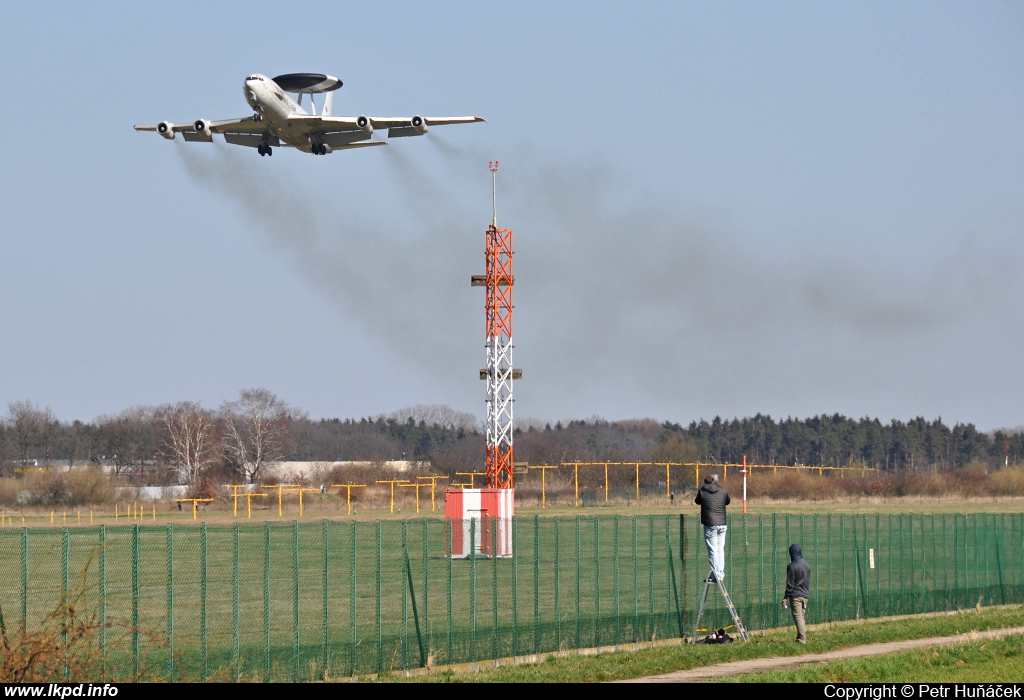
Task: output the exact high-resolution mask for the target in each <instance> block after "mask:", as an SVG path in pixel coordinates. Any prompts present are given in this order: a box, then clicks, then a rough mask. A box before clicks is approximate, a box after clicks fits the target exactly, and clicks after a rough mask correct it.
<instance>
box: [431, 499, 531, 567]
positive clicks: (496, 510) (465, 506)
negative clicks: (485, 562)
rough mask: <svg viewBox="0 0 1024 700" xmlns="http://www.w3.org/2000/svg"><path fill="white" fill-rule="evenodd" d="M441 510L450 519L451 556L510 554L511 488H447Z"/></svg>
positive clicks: (512, 513)
mask: <svg viewBox="0 0 1024 700" xmlns="http://www.w3.org/2000/svg"><path fill="white" fill-rule="evenodd" d="M444 514H445V517H446V518H449V519H450V520H451V521H452V541H451V555H452V557H453V558H456V559H461V558H466V557H469V556H470V554H474V553H475V554H476V556H478V557H490V556H494V555H496V556H499V557H510V556H512V516H513V515H515V490H514V489H446V490H445V492H444ZM495 546H496V547H497V551H496V552H495V551H494V549H495Z"/></svg>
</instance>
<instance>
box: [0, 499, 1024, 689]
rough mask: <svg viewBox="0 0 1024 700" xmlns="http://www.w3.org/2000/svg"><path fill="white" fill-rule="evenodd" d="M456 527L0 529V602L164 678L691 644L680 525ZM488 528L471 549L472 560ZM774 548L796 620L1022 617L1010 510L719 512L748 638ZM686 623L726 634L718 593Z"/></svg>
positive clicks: (775, 580)
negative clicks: (89, 633)
mask: <svg viewBox="0 0 1024 700" xmlns="http://www.w3.org/2000/svg"><path fill="white" fill-rule="evenodd" d="M461 526H462V524H461V523H460V522H457V521H456V522H453V521H444V520H428V519H424V520H407V521H377V522H333V521H320V522H293V523H270V522H267V523H262V524H234V525H216V526H214V525H205V524H201V525H198V526H182V525H166V526H155V525H154V526H146V525H128V526H99V527H75V528H23V529H20V530H18V529H13V528H11V529H3V530H0V567H2V568H0V571H3V572H4V573H3V576H0V606H2V612H3V614H4V616H5V618H6V620H7V626H8V628H9V629H11V628H14V627H15V625H17V627H20V628H21V629H28V630H32V629H33V628H34V627H35V626H37V625H39V624H40V622H41V621H42V620H43V619H44V618H46V617H47V616H48V615H53V614H54V612H55V611H60V610H61V609H62V602H63V601H65V600H66V599H67V598H68V597H73V598H75V599H76V600H77V601H78V603H77V604H78V605H79V607H80V608H81V607H84V608H85V609H86V610H88V613H89V614H90V615H95V616H96V619H97V620H99V621H101V622H102V621H106V622H107V623H108V624H107V625H106V626H103V627H101V629H100V632H99V636H98V638H97V639H96V640H95V644H96V646H97V652H98V653H99V655H100V657H101V661H102V665H103V669H104V673H105V674H107V675H109V676H110V677H117V678H130V677H138V676H139V674H140V673H141V674H143V675H144V676H146V677H157V678H167V679H174V680H179V679H180V680H205V679H214V678H216V679H223V680H230V679H232V678H245V679H258V680H289V681H290V680H311V679H318V678H324V677H337V676H350V675H362V674H367V673H374V672H380V671H389V670H397V669H407V668H415V667H421V666H425V665H427V664H443V663H458V662H464V661H478V660H483V659H492V658H501V657H506V656H513V655H519V654H532V653H538V652H545V651H552V650H559V649H567V648H583V647H592V646H600V645H614V644H624V643H630V642H635V641H645V640H651V639H662V638H671V637H681V636H683V635H684V634H685V633H686V631H688V630H690V629H692V624H693V619H694V615H695V614H696V610H695V608H696V602H697V595H698V592H699V587H700V584H701V580H702V577H703V576H704V575H705V574H706V573H707V570H708V564H707V555H706V551H705V548H704V543H703V534H702V530H701V527H700V523H699V522H698V519H697V518H695V517H686V518H681V517H678V516H636V517H622V516H596V517H582V516H581V517H572V518H538V517H532V518H516V519H514V520H513V521H512V523H511V527H512V536H513V542H514V545H513V550H512V555H511V556H509V557H504V558H500V557H494V558H491V557H487V556H470V557H468V558H465V559H453V558H451V557H450V556H448V555H447V552H448V543H449V542H450V541H451V537H452V528H453V527H455V528H460V527H461ZM477 526H478V525H477V523H476V522H473V523H471V524H470V525H469V527H470V529H471V533H472V534H471V538H470V541H472V539H473V537H475V536H477V534H478V533H476V528H477ZM497 532H498V528H490V527H486V526H485V527H484V528H483V529H482V530H481V531H480V533H479V535H481V536H484V537H493V538H495V540H494V541H493V542H492V546H493V547H494V548H495V549H492V550H490V551H497V550H496V547H497V540H496V538H497V536H498V535H497ZM793 542H799V543H800V544H801V545H802V546H803V550H804V555H805V558H806V559H807V560H808V562H809V563H810V565H811V567H812V569H813V575H812V579H811V582H812V587H811V598H810V605H809V608H808V613H807V615H808V622H811V623H814V622H825V621H834V620H845V619H852V618H858V617H878V616H884V615H894V614H906V613H918V612H929V611H939V610H951V609H957V608H965V607H974V606H975V605H977V604H981V605H987V604H1004V603H1019V602H1024V514H1013V515H1005V514H1004V515H980V514H979V515H773V516H742V515H734V516H731V517H730V520H729V531H728V536H727V546H726V556H727V559H726V583H727V585H728V587H729V591H730V593H731V595H732V598H733V601H734V602H735V604H736V606H737V608H738V610H739V613H740V615H741V616H742V618H743V620H744V623H745V624H746V626H747V628H748V629H751V630H757V629H766V628H771V627H778V626H782V625H786V624H788V618H787V617H786V615H787V614H788V613H787V612H786V611H785V610H783V609H782V608H781V607H780V606H779V600H780V598H781V597H782V594H783V587H784V584H785V571H786V564H787V563H788V554H787V550H788V547H789V545H790V544H791V543H793ZM80 612H81V611H80ZM704 619H705V620H706V621H707V623H708V626H709V627H727V626H728V625H729V624H731V619H730V617H729V615H728V612H727V611H726V609H725V607H724V604H723V603H722V601H721V600H718V599H717V597H713V598H712V600H711V606H710V608H709V610H708V611H706V612H705V618H704ZM687 625H690V627H688V626H687Z"/></svg>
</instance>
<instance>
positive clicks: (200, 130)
mask: <svg viewBox="0 0 1024 700" xmlns="http://www.w3.org/2000/svg"><path fill="white" fill-rule="evenodd" d="M192 128H193V129H195V130H196V133H197V134H199V135H200V136H202V137H203V138H207V139H212V138H213V132H212V131H210V122H208V121H206V120H205V119H197V120H196V123H195V124H193V125H192Z"/></svg>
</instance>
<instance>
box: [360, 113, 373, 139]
mask: <svg viewBox="0 0 1024 700" xmlns="http://www.w3.org/2000/svg"><path fill="white" fill-rule="evenodd" d="M356 126H358V127H359V128H360V129H362V130H363V133H364V134H372V133H373V124H372V123H371V122H370V118H369V117H367V116H366V115H362V116H359V117H356Z"/></svg>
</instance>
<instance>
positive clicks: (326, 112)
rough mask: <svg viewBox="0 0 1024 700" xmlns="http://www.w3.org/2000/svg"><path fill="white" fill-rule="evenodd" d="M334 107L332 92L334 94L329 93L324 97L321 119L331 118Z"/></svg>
mask: <svg viewBox="0 0 1024 700" xmlns="http://www.w3.org/2000/svg"><path fill="white" fill-rule="evenodd" d="M333 106H334V92H333V91H332V92H328V93H327V94H326V95H324V108H323V113H322V114H321V115H320V116H321V117H329V116H331V107H333Z"/></svg>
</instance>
